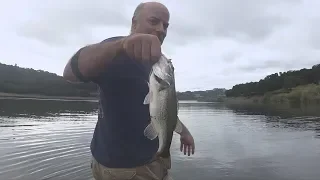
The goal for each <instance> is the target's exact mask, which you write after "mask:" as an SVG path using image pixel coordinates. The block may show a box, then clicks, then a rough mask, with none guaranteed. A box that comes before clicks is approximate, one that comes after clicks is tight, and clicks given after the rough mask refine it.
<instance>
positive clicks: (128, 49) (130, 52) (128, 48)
mask: <svg viewBox="0 0 320 180" xmlns="http://www.w3.org/2000/svg"><path fill="white" fill-rule="evenodd" d="M124 48H125V50H126V52H127V54H128V56H129V57H130V58H134V45H133V44H132V43H131V44H129V43H126V44H125V46H124Z"/></svg>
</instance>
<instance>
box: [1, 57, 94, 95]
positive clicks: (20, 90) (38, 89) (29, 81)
mask: <svg viewBox="0 0 320 180" xmlns="http://www.w3.org/2000/svg"><path fill="white" fill-rule="evenodd" d="M96 91H97V86H96V85H95V84H93V83H87V84H84V83H81V84H71V83H68V82H67V81H66V80H64V79H63V78H62V77H61V76H58V75H57V74H54V73H50V72H47V71H42V70H34V69H32V68H20V67H18V66H17V65H14V66H13V65H5V64H1V63H0V92H5V93H17V94H37V95H48V96H82V97H88V96H94V95H95V93H96Z"/></svg>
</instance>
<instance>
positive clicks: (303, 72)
mask: <svg viewBox="0 0 320 180" xmlns="http://www.w3.org/2000/svg"><path fill="white" fill-rule="evenodd" d="M319 82H320V64H317V65H314V66H312V68H310V69H307V68H303V69H300V70H290V71H287V72H279V73H274V74H270V75H268V76H266V77H265V78H264V79H261V80H260V81H258V82H248V83H242V84H237V85H235V86H233V87H232V89H229V90H226V92H225V94H226V96H227V97H237V96H245V97H250V96H254V95H264V94H265V93H266V92H270V91H276V90H283V91H288V92H289V91H290V90H291V89H292V88H294V87H297V86H300V85H307V84H319Z"/></svg>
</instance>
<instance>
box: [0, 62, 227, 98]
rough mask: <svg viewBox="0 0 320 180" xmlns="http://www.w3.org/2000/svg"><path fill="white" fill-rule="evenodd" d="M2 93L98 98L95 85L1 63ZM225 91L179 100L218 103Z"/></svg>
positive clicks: (198, 93)
mask: <svg viewBox="0 0 320 180" xmlns="http://www.w3.org/2000/svg"><path fill="white" fill-rule="evenodd" d="M0 92H5V93H16V94H37V95H47V96H81V97H89V96H96V94H97V86H96V85H95V84H93V83H81V84H71V83H69V82H67V81H66V80H64V79H63V78H62V77H61V76H58V75H57V74H54V73H50V72H47V71H43V70H34V69H32V68H21V67H18V66H17V65H14V66H13V65H5V64H1V63H0ZM224 92H225V89H219V88H216V89H212V90H206V91H193V92H192V91H186V92H177V95H178V99H179V100H201V101H217V100H219V98H221V96H224Z"/></svg>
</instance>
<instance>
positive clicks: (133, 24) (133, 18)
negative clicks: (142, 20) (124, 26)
mask: <svg viewBox="0 0 320 180" xmlns="http://www.w3.org/2000/svg"><path fill="white" fill-rule="evenodd" d="M131 26H132V27H131V29H132V30H135V29H136V27H137V19H136V18H135V17H132V20H131Z"/></svg>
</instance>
